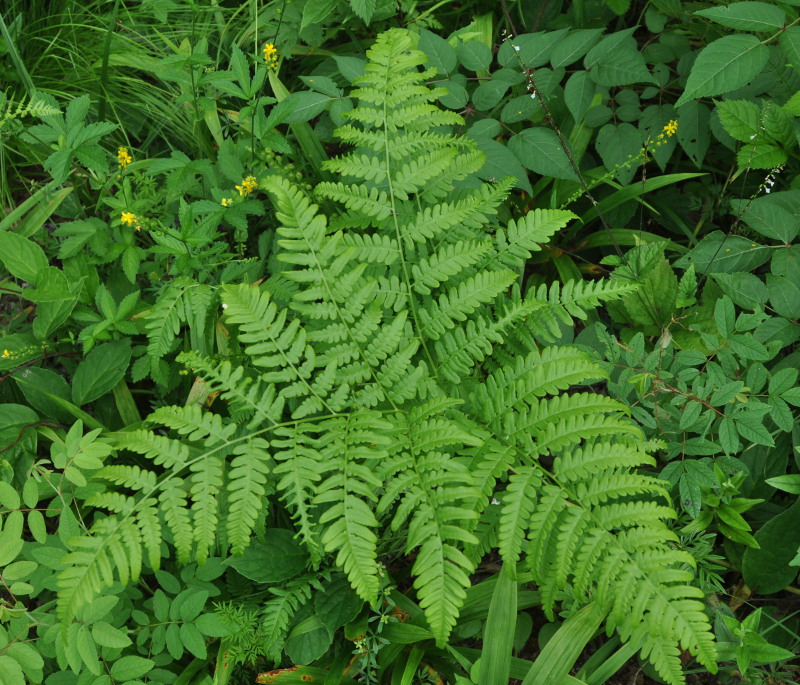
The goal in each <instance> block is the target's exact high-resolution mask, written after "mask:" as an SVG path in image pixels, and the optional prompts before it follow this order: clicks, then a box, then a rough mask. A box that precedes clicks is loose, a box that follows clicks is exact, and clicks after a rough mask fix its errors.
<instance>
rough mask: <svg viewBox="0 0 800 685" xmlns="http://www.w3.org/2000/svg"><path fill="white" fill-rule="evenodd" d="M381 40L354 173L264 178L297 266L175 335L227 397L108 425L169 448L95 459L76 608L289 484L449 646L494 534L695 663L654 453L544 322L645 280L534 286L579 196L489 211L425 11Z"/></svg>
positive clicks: (694, 639) (234, 550)
mask: <svg viewBox="0 0 800 685" xmlns="http://www.w3.org/2000/svg"><path fill="white" fill-rule="evenodd" d="M368 56H369V63H368V64H367V66H366V68H365V71H364V74H363V75H362V76H361V77H360V78H359V79H358V80H357V82H356V84H355V85H356V86H357V87H356V88H355V90H354V91H353V92H352V96H353V97H354V98H356V99H357V100H358V105H357V106H356V107H355V108H354V109H353V110H352V111H351V112H349V113H348V115H347V116H348V119H349V123H348V124H347V125H345V126H343V127H341V128H340V129H339V130H338V131H337V135H338V137H339V139H340V140H341V141H342V142H343V143H346V144H348V145H350V146H351V148H352V149H351V151H350V152H349V153H347V154H345V155H342V156H340V157H338V158H337V159H334V160H331V161H330V162H328V163H327V167H328V169H329V170H330V171H332V172H335V173H337V174H339V177H340V180H339V181H338V182H335V183H334V182H328V183H321V184H319V185H318V186H317V187H316V191H315V197H314V198H312V197H309V196H308V194H307V193H306V192H305V191H303V190H301V189H300V188H299V187H298V186H296V185H294V184H293V183H292V182H290V181H288V180H286V179H285V178H283V177H281V176H280V175H266V176H264V177H263V178H262V179H260V188H261V189H262V190H263V191H265V192H266V193H267V194H268V195H269V196H270V197H271V199H272V200H273V203H274V206H275V209H276V216H277V220H278V227H277V229H276V230H277V235H278V239H277V241H276V243H277V244H276V247H275V250H276V252H275V260H276V263H278V264H279V265H280V267H279V268H276V269H275V270H274V271H275V273H274V274H273V276H272V277H271V278H270V279H268V280H267V281H266V282H265V283H262V284H250V283H243V284H236V285H225V286H223V287H222V288H221V299H222V302H223V305H222V307H223V311H222V314H221V316H222V320H223V322H224V325H225V326H226V327H227V329H228V330H229V331H230V333H231V341H230V352H231V353H235V354H236V355H237V356H232V357H230V358H227V359H225V358H212V357H208V356H204V355H202V354H200V353H197V352H190V353H184V354H183V355H182V356H181V357H180V360H181V361H182V362H183V363H185V364H186V365H187V366H188V367H190V368H191V369H193V371H194V373H196V374H197V375H198V376H199V377H201V378H202V379H203V380H204V382H205V383H206V385H207V387H208V389H209V390H210V391H212V392H218V393H219V397H220V399H219V400H217V404H216V405H215V406H219V405H220V404H223V402H221V401H220V400H222V401H224V405H225V406H224V409H223V410H221V411H219V412H218V413H214V412H211V411H208V410H206V409H201V408H200V407H199V406H197V405H189V406H185V407H163V408H160V409H158V410H156V411H155V412H154V413H153V414H152V415H151V416H150V417H149V422H150V424H152V425H154V426H158V428H157V429H155V432H153V431H152V430H136V431H130V432H122V433H118V434H116V435H115V436H114V439H115V444H116V447H117V449H119V450H126V451H130V452H134V453H138V454H141V455H144V457H145V458H146V459H147V460H149V461H150V462H151V464H152V465H151V466H150V467H148V468H140V467H138V466H122V465H117V466H108V467H106V468H103V469H102V470H100V471H99V472H98V473H97V476H98V479H99V480H101V481H104V482H106V483H108V487H107V488H106V491H105V492H102V493H99V494H98V495H97V496H96V497H95V498H94V500H93V503H94V504H96V505H98V506H103V507H105V508H106V509H108V511H109V516H108V517H107V518H104V519H102V520H100V521H98V522H96V524H95V526H94V528H93V530H92V535H91V536H87V537H82V538H79V539H77V540H75V541H73V552H72V553H71V554H70V555H69V557H68V558H67V559H66V560H65V561H66V563H67V564H68V565H69V568H68V570H66V571H64V572H63V574H62V577H61V583H60V607H61V615H62V617H63V618H64V619H69V618H70V617H71V616H73V615H74V613H75V611H76V609H77V608H78V607H79V606H80V605H81V604H82V603H85V602H88V601H90V600H91V598H92V597H93V596H94V594H95V593H96V592H97V590H98V588H99V587H100V586H101V585H102V584H110V583H112V582H113V581H114V579H115V578H119V579H120V580H122V581H123V582H124V581H127V580H128V578H131V579H134V580H135V579H136V577H137V575H138V574H139V572H140V569H141V568H142V565H143V564H149V565H150V566H152V567H156V566H158V563H159V558H160V556H161V547H160V545H159V543H160V541H161V540H162V538H165V539H166V540H168V541H169V542H170V544H171V545H172V547H174V550H175V554H176V555H177V557H178V558H179V560H181V561H184V562H185V561H189V560H193V559H196V560H197V561H199V562H201V563H202V562H203V560H204V559H205V558H206V557H207V556H208V555H209V554H211V553H212V551H214V550H216V551H217V552H218V553H220V552H221V553H225V552H226V551H227V552H229V553H230V554H233V555H238V554H240V553H242V552H243V550H244V549H245V548H246V547H247V545H248V542H249V540H250V538H251V535H253V531H254V530H255V529H257V528H258V526H259V521H263V519H264V517H265V516H267V515H268V513H269V512H268V508H269V507H272V508H285V509H286V510H288V512H289V513H290V514H291V516H292V519H293V522H294V527H295V530H296V533H297V536H298V538H299V540H301V541H302V543H303V544H304V545H305V547H306V548H307V549H308V551H309V553H310V559H311V563H312V565H314V567H315V568H319V567H320V566H323V565H331V564H335V565H336V566H338V567H339V568H341V569H342V570H343V571H344V572H345V573H346V574H347V577H348V579H349V582H350V584H351V585H352V587H353V589H354V590H355V591H356V592H357V593H358V595H359V596H360V597H362V598H363V599H364V600H366V601H369V602H376V601H377V600H378V595H379V590H380V582H379V561H378V560H379V556H380V555H381V554H382V552H384V551H385V549H384V548H383V547H382V546H381V545H382V543H381V541H382V540H385V539H389V538H392V539H394V540H396V539H397V538H398V536H399V539H400V540H402V545H403V547H404V551H405V553H407V554H409V555H411V554H414V556H415V561H414V565H413V569H412V574H413V576H414V579H415V580H414V587H415V589H416V593H417V596H418V598H419V602H420V605H421V606H422V608H423V609H424V611H425V616H426V618H427V621H428V623H429V625H430V628H431V631H432V632H433V634H434V635H435V636H436V639H437V641H438V642H439V643H440V644H441V643H444V642H445V641H446V640H447V638H448V635H449V633H450V631H451V629H452V628H453V626H454V624H455V622H456V620H457V617H458V613H459V608H460V606H461V604H462V602H463V599H464V596H465V590H466V588H468V587H469V585H470V575H471V574H472V573H473V572H474V571H475V569H476V566H477V564H478V563H479V561H480V559H481V558H482V555H483V554H484V553H486V552H487V551H488V550H490V549H492V548H495V547H496V548H499V553H500V555H501V556H502V558H503V560H504V562H505V563H506V564H507V565H510V566H512V567H514V568H515V567H516V565H517V564H518V563H522V564H524V565H525V566H526V567H527V568H528V569H529V570H530V572H531V573H532V574H533V577H534V578H535V580H536V582H537V583H538V584H539V585H540V588H541V594H542V597H543V600H544V607H545V610H546V611H547V612H548V614H550V616H551V617H552V615H553V613H554V610H555V606H556V602H558V601H561V600H564V599H565V598H571V600H572V601H573V602H576V603H586V602H588V601H594V602H596V603H597V604H598V605H599V606H600V607H601V608H602V609H603V610H604V611H605V612H606V614H607V617H606V624H607V629H608V630H609V631H612V630H617V631H618V632H619V633H620V635H621V636H622V638H623V639H625V640H632V641H634V642H635V644H636V645H638V646H640V648H641V652H642V654H643V655H644V656H645V657H647V658H649V659H650V660H651V661H652V663H653V664H654V665H655V667H656V669H657V670H658V672H659V673H660V674H661V675H662V676H663V677H664V679H665V680H667V681H668V682H671V683H678V682H682V679H683V677H682V674H681V662H680V659H679V654H680V648H683V649H685V650H688V651H689V652H691V653H693V654H695V655H696V657H697V659H698V660H699V661H700V662H701V663H703V664H704V665H705V666H706V667H707V668H709V669H713V668H714V658H715V657H714V649H713V644H712V639H711V635H710V632H709V624H708V620H707V618H706V615H705V613H704V611H703V604H702V602H701V601H700V599H701V597H702V595H701V593H700V591H699V590H697V589H696V588H694V587H693V586H692V585H691V584H690V583H691V581H692V574H691V573H690V572H689V571H688V570H685V569H686V568H687V566H688V565H691V564H692V559H691V557H690V556H689V555H688V554H686V553H683V552H681V551H678V550H676V549H675V547H674V546H673V543H674V542H675V536H674V535H673V534H672V533H671V532H670V531H669V530H668V528H667V527H666V525H665V523H664V522H665V520H668V519H670V518H672V517H673V516H674V512H673V511H672V510H671V509H670V508H669V506H668V504H669V499H668V497H667V493H666V492H665V490H664V488H663V487H662V484H661V483H660V482H659V481H658V480H656V479H654V478H651V477H648V476H646V475H642V474H641V473H639V471H638V470H637V469H639V467H641V466H643V465H647V464H651V463H652V459H651V457H650V456H648V454H647V453H646V452H645V451H644V450H645V449H646V447H647V446H646V445H644V444H643V441H642V434H641V433H640V431H639V430H638V428H637V427H636V426H635V425H634V424H633V423H632V422H631V421H630V420H629V419H628V417H627V416H626V408H625V407H624V406H622V405H620V404H619V403H618V402H616V401H614V400H612V399H610V398H608V397H607V396H604V395H599V394H595V393H591V392H587V391H585V390H581V389H580V388H578V389H575V386H576V385H577V386H581V385H583V386H584V388H585V386H586V384H587V383H588V382H590V381H591V382H593V381H597V380H601V379H603V378H604V373H603V371H602V370H601V369H600V368H599V367H598V366H597V365H596V364H594V363H592V362H591V361H590V360H589V358H588V357H587V356H586V355H585V354H583V353H582V352H581V351H580V350H578V349H576V348H574V347H562V346H548V345H547V344H546V343H547V342H548V341H551V340H553V339H554V338H555V336H556V335H558V331H559V325H560V324H563V323H572V318H573V317H584V316H585V312H586V311H587V309H589V308H591V307H594V306H596V305H597V304H599V303H600V302H601V301H603V300H608V299H613V298H616V297H619V296H622V295H624V294H626V293H629V292H631V287H632V286H630V285H625V284H622V285H621V284H619V283H617V282H606V281H602V282H594V283H568V284H566V285H564V286H561V287H560V288H559V287H558V285H557V284H556V285H553V286H551V287H550V288H546V287H540V288H528V289H525V288H524V284H523V283H522V282H521V274H522V273H523V270H524V265H525V262H526V260H527V259H528V258H529V257H530V255H531V253H532V252H533V251H536V250H539V249H540V245H541V244H542V243H544V242H546V241H547V240H548V239H549V237H550V236H551V235H552V234H553V233H554V232H556V231H558V230H559V229H561V228H563V227H564V226H565V225H566V224H567V223H568V222H569V221H570V220H571V219H573V218H574V216H573V215H572V214H571V213H570V212H567V211H559V210H541V209H537V210H534V211H532V212H530V213H528V214H526V215H525V216H523V217H521V218H520V219H518V220H514V221H510V222H509V223H508V224H507V225H505V226H501V227H498V226H497V220H496V214H497V211H498V206H499V205H500V203H501V201H502V200H503V198H504V197H505V195H506V194H507V193H508V191H509V190H510V186H509V184H507V183H505V184H504V183H500V184H498V185H489V184H484V183H481V182H479V181H478V180H477V177H476V175H475V173H476V172H477V171H478V170H479V169H480V168H481V165H482V164H483V161H484V158H483V155H482V153H480V152H479V151H478V150H477V148H476V147H475V145H474V144H473V143H472V142H471V141H470V140H469V139H468V138H463V137H457V136H455V135H454V134H453V133H451V130H452V129H453V127H455V126H457V125H460V124H462V123H463V121H462V119H461V118H460V117H459V116H457V115H456V114H454V113H451V112H445V111H442V110H440V109H438V108H437V107H436V106H435V105H434V104H433V101H434V100H435V99H436V98H438V97H439V96H440V95H441V94H442V91H441V90H440V89H436V88H433V89H431V88H429V87H428V86H426V85H425V82H426V81H427V80H429V79H431V78H432V77H433V75H434V70H432V69H428V70H420V66H421V65H422V64H423V62H424V55H423V53H422V52H420V51H418V50H416V49H415V48H414V37H413V35H412V34H411V33H409V32H407V31H404V30H392V31H389V32H387V33H384V34H383V35H381V36H380V37H379V38H378V39H377V42H376V43H375V45H374V46H373V47H372V49H371V50H370V51H369V53H368ZM320 207H323V208H324V209H321V208H320ZM537 339H538V343H537ZM232 359H237V360H241V359H245V360H246V362H245V363H241V364H239V363H234V362H233V361H231V360H232ZM165 431H166V432H167V433H168V435H169V436H167V435H165ZM140 463H141V462H140ZM493 500H494V501H495V502H500V507H492V506H491V505H490V503H491V502H492V501H493ZM498 511H499V515H498Z"/></svg>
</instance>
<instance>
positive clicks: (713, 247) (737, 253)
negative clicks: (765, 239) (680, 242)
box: [675, 231, 771, 274]
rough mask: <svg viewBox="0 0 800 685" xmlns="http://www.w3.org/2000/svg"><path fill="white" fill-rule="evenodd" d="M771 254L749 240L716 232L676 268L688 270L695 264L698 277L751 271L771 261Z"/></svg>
mask: <svg viewBox="0 0 800 685" xmlns="http://www.w3.org/2000/svg"><path fill="white" fill-rule="evenodd" d="M770 256H771V255H770V250H769V249H768V248H766V247H764V246H763V245H758V244H757V243H754V242H753V241H751V240H748V239H747V238H743V237H742V236H738V235H727V234H726V233H723V232H722V231H713V232H712V233H709V234H708V235H707V236H706V237H705V238H703V239H702V240H701V241H700V242H699V243H698V244H697V245H695V247H694V248H693V249H692V250H691V251H690V252H689V253H688V254H686V255H684V256H683V257H681V258H680V259H679V260H678V261H677V262H675V266H676V267H678V268H679V269H686V268H688V267H689V265H690V264H694V266H695V269H697V273H698V274H715V273H733V272H736V271H752V270H753V269H755V268H756V267H757V266H761V265H762V264H763V263H764V262H766V261H767V260H768V259H769V258H770Z"/></svg>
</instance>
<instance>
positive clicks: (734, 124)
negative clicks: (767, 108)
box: [681, 100, 761, 143]
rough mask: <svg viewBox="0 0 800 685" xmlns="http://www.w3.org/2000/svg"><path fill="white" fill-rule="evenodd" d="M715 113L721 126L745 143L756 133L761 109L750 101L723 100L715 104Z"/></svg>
mask: <svg viewBox="0 0 800 685" xmlns="http://www.w3.org/2000/svg"><path fill="white" fill-rule="evenodd" d="M681 114H683V112H681ZM717 114H719V120H720V121H721V122H722V126H723V127H724V128H725V130H726V131H727V132H728V133H729V134H730V135H731V136H732V137H733V138H735V139H736V140H740V141H742V142H743V143H747V142H749V141H751V140H752V139H753V138H755V137H756V136H757V135H758V130H759V126H760V122H759V119H760V118H761V110H760V109H759V108H758V106H757V105H755V104H753V103H752V102H747V101H746V100H724V101H722V102H720V103H718V104H717Z"/></svg>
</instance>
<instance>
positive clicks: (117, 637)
mask: <svg viewBox="0 0 800 685" xmlns="http://www.w3.org/2000/svg"><path fill="white" fill-rule="evenodd" d="M92 637H93V638H94V641H95V642H96V643H97V644H98V645H100V646H101V647H111V648H114V649H122V648H123V647H127V646H128V645H129V644H131V639H130V638H129V637H128V636H127V635H126V634H125V633H123V632H122V631H121V630H120V629H119V628H115V627H114V626H112V625H110V624H108V623H106V622H105V621H97V623H95V624H93V625H92Z"/></svg>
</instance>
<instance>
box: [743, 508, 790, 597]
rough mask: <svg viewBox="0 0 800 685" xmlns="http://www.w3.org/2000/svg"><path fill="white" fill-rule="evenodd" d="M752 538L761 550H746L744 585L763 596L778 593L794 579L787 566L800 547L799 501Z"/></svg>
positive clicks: (775, 517)
mask: <svg viewBox="0 0 800 685" xmlns="http://www.w3.org/2000/svg"><path fill="white" fill-rule="evenodd" d="M755 538H756V540H757V541H758V544H759V545H760V546H761V549H752V548H748V549H746V550H745V553H744V558H743V559H742V575H743V576H744V581H745V582H746V583H747V585H748V586H749V587H751V588H753V590H755V591H756V592H758V593H759V594H762V595H768V594H771V593H773V592H778V591H779V590H781V589H783V588H784V587H785V586H787V585H789V584H790V583H791V582H792V581H793V580H794V578H795V576H796V575H797V569H796V568H793V567H791V566H789V562H790V561H791V560H792V558H793V557H794V555H795V553H796V552H797V548H798V547H800V500H797V501H796V502H795V503H794V504H793V505H792V506H791V507H789V509H787V510H786V511H784V512H783V513H782V514H779V515H778V516H774V517H773V518H771V519H770V520H769V521H767V523H765V524H764V525H763V526H762V527H761V530H759V531H758V532H757V533H756V535H755Z"/></svg>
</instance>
